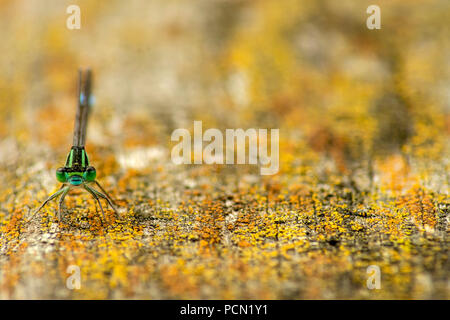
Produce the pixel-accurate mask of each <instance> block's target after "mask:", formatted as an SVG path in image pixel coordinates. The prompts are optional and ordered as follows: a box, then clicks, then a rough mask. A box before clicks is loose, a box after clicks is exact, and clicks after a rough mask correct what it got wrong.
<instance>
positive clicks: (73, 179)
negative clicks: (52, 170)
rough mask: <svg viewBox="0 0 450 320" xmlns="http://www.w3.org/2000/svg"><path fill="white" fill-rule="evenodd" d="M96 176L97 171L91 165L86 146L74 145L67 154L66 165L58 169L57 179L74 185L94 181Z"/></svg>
mask: <svg viewBox="0 0 450 320" xmlns="http://www.w3.org/2000/svg"><path fill="white" fill-rule="evenodd" d="M96 177H97V171H96V170H95V168H94V167H93V166H90V165H89V158H88V156H87V153H86V150H85V149H84V147H78V146H73V147H72V149H71V150H70V152H69V154H68V155H67V160H66V164H65V166H64V167H61V168H58V169H57V170H56V179H57V180H58V181H59V182H62V183H66V182H67V183H69V184H71V185H72V186H79V185H81V184H82V183H84V182H93V181H95V178H96Z"/></svg>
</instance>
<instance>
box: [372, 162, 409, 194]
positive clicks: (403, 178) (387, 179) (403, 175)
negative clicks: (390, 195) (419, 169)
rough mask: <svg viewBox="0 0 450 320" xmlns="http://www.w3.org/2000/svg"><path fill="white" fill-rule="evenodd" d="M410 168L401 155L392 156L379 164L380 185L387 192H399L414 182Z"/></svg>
mask: <svg viewBox="0 0 450 320" xmlns="http://www.w3.org/2000/svg"><path fill="white" fill-rule="evenodd" d="M410 170H411V168H410V166H409V165H408V163H407V162H406V160H405V158H404V157H402V156H401V155H393V156H391V157H389V158H387V159H386V160H384V161H383V162H382V163H380V173H381V185H382V186H383V187H385V188H386V189H387V190H392V191H393V192H401V191H403V189H404V188H406V187H407V186H408V185H410V184H412V183H414V182H415V180H414V178H413V177H412V176H411V175H410Z"/></svg>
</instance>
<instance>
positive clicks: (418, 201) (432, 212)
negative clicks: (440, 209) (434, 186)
mask: <svg viewBox="0 0 450 320" xmlns="http://www.w3.org/2000/svg"><path fill="white" fill-rule="evenodd" d="M397 204H398V206H399V207H404V208H405V209H407V210H408V213H409V214H410V215H411V217H412V218H413V221H414V224H415V225H416V226H417V227H418V228H420V229H421V230H427V231H428V230H433V229H434V227H435V225H436V223H437V220H436V217H437V215H436V211H437V210H436V208H435V205H434V203H433V198H432V197H431V195H429V194H427V193H426V192H425V191H424V190H423V189H422V188H420V187H415V188H412V189H411V190H409V191H408V192H407V194H406V195H404V196H402V197H400V198H399V199H398V200H397Z"/></svg>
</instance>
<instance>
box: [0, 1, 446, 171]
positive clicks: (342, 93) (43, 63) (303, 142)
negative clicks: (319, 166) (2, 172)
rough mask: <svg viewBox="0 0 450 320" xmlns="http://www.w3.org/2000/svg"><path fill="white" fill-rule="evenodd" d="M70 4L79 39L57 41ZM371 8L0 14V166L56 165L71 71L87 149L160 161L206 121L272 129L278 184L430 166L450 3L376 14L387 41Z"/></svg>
mask: <svg viewBox="0 0 450 320" xmlns="http://www.w3.org/2000/svg"><path fill="white" fill-rule="evenodd" d="M70 4H77V5H79V6H80V8H81V29H80V30H69V29H67V28H66V19H67V18H68V17H69V14H67V13H66V8H67V7H68V6H69V5H70ZM370 4H371V2H370V1H339V2H338V3H337V2H335V1H323V0H320V1H294V0H284V1H281V2H280V1H242V0H241V1H238V0H236V1H136V0H133V1H127V2H126V3H124V2H123V1H108V2H104V1H58V2H57V3H55V2H53V1H7V0H2V1H0V9H1V10H0V15H1V19H0V35H1V39H2V41H1V44H0V46H1V55H0V67H1V70H2V72H1V75H0V139H1V140H2V145H3V147H2V148H0V150H1V151H2V156H1V157H0V158H1V160H0V161H2V162H6V161H8V159H9V161H13V160H14V156H15V155H14V153H12V152H11V148H10V147H11V146H15V147H14V148H20V147H24V146H27V145H29V146H32V145H34V146H36V145H41V146H42V147H43V148H50V149H52V150H55V152H62V153H66V152H67V150H68V148H69V147H70V146H69V145H70V143H71V135H72V126H73V118H74V117H73V116H74V113H75V104H76V97H75V93H76V83H77V81H76V77H77V69H78V68H79V67H80V66H81V67H87V66H89V67H91V68H92V69H93V71H94V76H95V96H96V105H95V110H94V112H93V115H92V117H91V120H92V121H91V123H90V127H89V137H88V145H98V146H105V147H112V148H133V147H137V146H161V147H163V148H167V147H168V146H169V144H170V134H171V132H172V131H173V130H174V129H175V128H191V127H192V126H193V120H202V121H203V126H204V128H207V127H216V128H219V129H222V128H280V129H281V140H282V148H281V150H280V154H281V158H282V159H281V165H282V170H284V171H286V170H288V169H289V168H290V166H291V165H294V166H295V165H299V163H298V161H299V160H300V158H302V157H306V158H305V159H303V160H304V161H303V162H302V163H301V164H306V163H307V162H308V160H311V161H312V160H317V157H327V158H328V159H330V160H331V162H332V163H333V165H335V166H337V168H338V169H339V170H341V171H343V172H348V170H352V169H354V168H355V167H356V166H360V165H367V163H368V162H370V161H369V160H370V159H377V158H380V157H381V158H385V157H389V156H390V155H393V154H402V155H407V156H413V157H414V158H415V159H420V161H422V159H423V160H429V159H432V160H433V161H434V160H437V159H441V158H442V157H443V156H444V149H445V141H446V140H447V139H448V133H449V110H450V98H449V97H450V94H449V68H448V62H449V54H450V51H449V41H448V39H449V28H448V21H449V14H450V4H449V3H448V2H447V1H439V0H435V1H420V0H415V1H408V2H405V1H378V2H377V4H378V5H379V6H380V7H381V23H382V28H381V30H369V29H368V28H367V27H366V19H367V18H368V16H369V14H367V13H366V8H367V7H368V6H369V5H370ZM5 144H6V145H7V147H5ZM14 148H13V149H14ZM7 150H8V151H7ZM307 153H308V154H309V156H307V155H306V154H307ZM308 157H309V158H308Z"/></svg>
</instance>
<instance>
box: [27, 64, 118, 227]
mask: <svg viewBox="0 0 450 320" xmlns="http://www.w3.org/2000/svg"><path fill="white" fill-rule="evenodd" d="M78 77H79V80H78V109H77V113H76V116H75V128H74V132H73V146H72V148H71V150H70V152H69V154H68V155H67V160H66V164H65V165H64V167H61V168H58V169H57V170H56V179H57V180H58V181H59V182H62V186H61V188H60V189H59V190H58V191H57V192H55V193H54V194H52V195H51V196H50V197H48V198H47V200H45V201H44V203H42V204H41V206H40V207H39V208H37V209H36V211H35V213H34V214H33V216H34V215H35V214H36V213H38V212H39V211H40V210H41V209H42V208H43V207H44V206H45V205H46V204H47V203H48V202H49V201H51V200H53V199H55V198H57V197H58V196H60V198H59V201H58V219H59V220H61V209H62V205H63V203H64V198H65V197H66V195H67V194H68V193H69V191H70V190H71V189H74V188H84V189H85V190H86V191H87V192H89V193H90V194H91V195H92V197H94V199H95V200H96V201H97V203H98V205H99V207H100V210H101V211H102V216H103V219H104V220H106V218H105V213H104V211H103V207H102V203H101V201H100V198H102V199H104V200H106V201H107V202H108V204H109V205H110V206H111V207H112V208H113V210H114V212H115V213H116V214H117V210H116V208H115V207H114V203H113V201H112V200H111V198H110V196H109V195H108V193H107V192H106V191H105V190H104V189H103V188H102V186H101V185H100V183H98V181H97V180H96V179H95V178H96V176H97V171H96V170H95V168H94V167H93V166H91V165H90V164H89V159H88V156H87V153H86V150H85V149H84V145H85V141H86V129H87V122H88V117H89V113H90V108H91V104H92V98H93V97H92V96H91V85H92V73H91V70H89V69H88V70H86V72H85V74H84V77H83V71H82V70H79V72H78ZM92 184H95V185H97V186H98V187H99V188H100V190H101V192H100V191H98V190H96V189H94V188H93V187H92Z"/></svg>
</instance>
